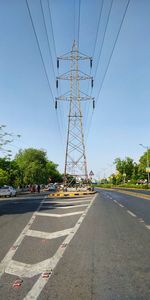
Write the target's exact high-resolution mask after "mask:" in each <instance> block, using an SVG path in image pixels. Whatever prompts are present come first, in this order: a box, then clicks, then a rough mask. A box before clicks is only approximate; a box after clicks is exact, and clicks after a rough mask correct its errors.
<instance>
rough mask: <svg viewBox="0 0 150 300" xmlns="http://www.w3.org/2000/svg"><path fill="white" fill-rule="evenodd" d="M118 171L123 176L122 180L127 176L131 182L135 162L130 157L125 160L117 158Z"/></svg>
mask: <svg viewBox="0 0 150 300" xmlns="http://www.w3.org/2000/svg"><path fill="white" fill-rule="evenodd" d="M114 163H115V165H116V170H117V171H118V172H119V173H120V174H121V176H122V179H123V177H124V174H126V180H131V178H132V175H133V171H134V162H133V159H132V158H130V157H126V158H125V159H124V160H121V159H120V158H116V159H115V161H114Z"/></svg>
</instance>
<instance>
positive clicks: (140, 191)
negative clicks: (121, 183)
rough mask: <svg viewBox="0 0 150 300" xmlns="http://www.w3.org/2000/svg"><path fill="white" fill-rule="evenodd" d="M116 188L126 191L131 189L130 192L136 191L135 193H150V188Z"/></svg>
mask: <svg viewBox="0 0 150 300" xmlns="http://www.w3.org/2000/svg"><path fill="white" fill-rule="evenodd" d="M114 189H115V190H122V191H123V190H124V191H129V192H134V193H139V194H145V195H150V190H142V189H141V190H140V189H139V190H138V189H130V188H116V187H115V188H114Z"/></svg>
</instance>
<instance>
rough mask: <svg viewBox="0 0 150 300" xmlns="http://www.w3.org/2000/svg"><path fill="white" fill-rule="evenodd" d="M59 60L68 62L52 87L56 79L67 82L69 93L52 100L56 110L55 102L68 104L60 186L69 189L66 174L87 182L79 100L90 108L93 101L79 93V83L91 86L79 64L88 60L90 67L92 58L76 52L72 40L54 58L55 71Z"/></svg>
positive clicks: (91, 78)
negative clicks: (62, 175) (62, 172)
mask: <svg viewBox="0 0 150 300" xmlns="http://www.w3.org/2000/svg"><path fill="white" fill-rule="evenodd" d="M60 60H64V61H66V60H68V61H70V70H69V71H68V72H66V73H64V74H62V75H60V76H58V77H56V88H58V82H59V80H69V81H70V90H69V92H66V93H65V94H64V95H61V96H59V97H57V98H56V101H55V108H56V109H57V103H58V100H59V101H63V100H65V101H69V102H70V103H69V115H68V132H67V144H66V154H65V168H64V185H65V186H69V185H71V182H69V179H68V178H69V176H68V175H70V176H71V178H75V179H76V180H78V181H81V180H82V181H83V182H84V183H88V171H87V160H86V153H85V143H84V132H83V120H82V119H83V115H82V111H81V101H88V100H92V101H93V108H94V106H95V101H94V98H93V97H91V96H88V95H87V94H85V93H83V92H82V91H81V90H80V81H81V80H91V86H92V87H93V77H92V76H89V75H88V74H85V73H84V72H82V71H80V70H79V61H80V60H90V67H92V58H91V57H89V56H87V55H85V54H83V53H81V52H79V51H78V47H77V45H76V43H75V41H74V43H73V46H72V49H71V51H70V52H69V53H66V54H64V55H62V56H60V57H58V58H57V68H59V62H60Z"/></svg>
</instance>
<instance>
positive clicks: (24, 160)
mask: <svg viewBox="0 0 150 300" xmlns="http://www.w3.org/2000/svg"><path fill="white" fill-rule="evenodd" d="M57 168H58V165H57V164H55V163H54V162H52V161H49V160H48V158H47V153H46V151H44V150H41V149H34V148H28V149H25V150H19V152H18V153H17V154H16V156H15V158H14V159H10V158H9V157H7V156H6V157H1V158H0V186H3V185H11V186H14V187H18V186H23V185H29V184H48V183H50V182H61V181H62V175H61V174H60V173H59V171H58V169H57Z"/></svg>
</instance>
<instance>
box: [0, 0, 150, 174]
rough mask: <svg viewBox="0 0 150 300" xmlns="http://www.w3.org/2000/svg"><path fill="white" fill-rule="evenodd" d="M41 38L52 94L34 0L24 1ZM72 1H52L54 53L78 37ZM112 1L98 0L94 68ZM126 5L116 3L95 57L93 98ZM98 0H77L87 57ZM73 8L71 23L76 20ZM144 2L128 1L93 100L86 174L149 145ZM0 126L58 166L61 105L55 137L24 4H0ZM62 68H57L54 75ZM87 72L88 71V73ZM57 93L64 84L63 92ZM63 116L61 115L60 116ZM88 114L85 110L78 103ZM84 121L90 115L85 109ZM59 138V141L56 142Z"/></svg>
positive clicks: (149, 59) (149, 17) (149, 20)
mask: <svg viewBox="0 0 150 300" xmlns="http://www.w3.org/2000/svg"><path fill="white" fill-rule="evenodd" d="M28 2H29V5H30V8H31V11H32V16H33V19H34V23H35V27H36V31H37V34H38V38H39V41H40V46H41V49H42V53H43V57H44V61H45V64H46V68H47V72H48V75H49V79H50V81H51V87H52V91H53V94H54V96H56V95H57V94H56V90H55V81H54V74H53V71H52V62H51V59H50V56H49V52H48V45H47V40H46V35H45V31H44V26H43V20H42V14H41V10H40V5H39V0H34V1H33V0H28ZM42 3H43V8H44V12H45V18H46V23H47V26H48V32H49V39H50V45H51V51H52V56H53V63H54V67H55V72H56V61H55V55H54V44H53V39H52V31H51V26H50V22H49V15H48V9H47V0H42ZM78 3H79V2H78V0H75V10H74V0H50V6H51V12H52V22H53V31H54V37H55V43H56V52H57V55H58V56H59V55H61V54H63V53H65V52H68V51H69V50H70V48H71V46H72V43H73V39H74V37H76V38H77V32H78V28H77V24H78V22H77V21H78ZM110 3H111V0H105V1H104V7H103V11H102V17H101V22H100V26H99V32H98V39H97V44H96V49H95V55H94V61H93V71H92V73H94V71H95V68H96V65H97V63H98V54H99V51H100V47H101V43H102V36H103V33H104V29H105V25H106V18H107V14H108V11H109V7H110ZM126 3H127V0H122V1H120V0H114V1H113V6H112V11H111V15H110V20H109V24H108V28H107V32H106V36H105V42H104V45H103V51H102V55H101V60H100V63H99V66H98V72H97V75H96V78H95V82H94V90H93V95H94V96H97V93H98V89H99V86H100V84H101V80H102V78H103V75H104V72H105V69H106V65H107V62H108V60H109V56H110V53H111V50H112V47H113V43H114V40H115V37H116V34H117V31H118V28H119V25H120V22H121V18H122V15H123V12H124V8H125V5H126ZM100 6H101V0H81V10H80V35H79V48H80V51H81V52H85V53H87V54H89V55H92V54H93V48H94V41H95V37H96V30H97V24H98V17H99V11H100ZM74 11H75V22H74ZM149 33H150V1H149V0H143V1H141V0H131V1H130V4H129V7H128V10H127V14H126V17H125V20H124V23H123V26H122V29H121V32H120V35H119V38H118V41H117V44H116V47H115V50H114V53H113V56H112V59H111V63H110V66H109V69H108V72H107V76H106V78H105V81H104V85H103V88H102V90H101V93H100V96H99V98H98V101H97V105H96V109H95V112H94V115H93V121H92V125H91V128H90V132H89V136H88V141H87V143H86V145H87V147H86V148H87V158H88V169H89V171H90V170H91V169H92V170H93V172H94V174H95V175H96V176H103V174H104V172H105V173H106V175H108V174H110V173H111V171H112V169H113V168H112V167H111V165H112V163H113V160H114V159H115V158H116V157H121V158H124V157H125V156H131V157H132V158H134V159H135V160H136V161H138V158H139V157H140V155H142V153H143V149H142V148H141V147H140V146H139V143H143V144H145V145H148V146H150V141H149V132H150V122H149V119H150V117H149V115H150V104H149V103H150V34H149ZM0 37H1V43H0V99H1V100H0V103H1V105H0V108H1V109H0V120H1V121H0V123H1V124H6V125H7V130H8V131H11V132H13V133H16V134H18V133H19V134H21V139H19V140H18V141H17V140H16V141H15V142H14V145H13V146H12V150H13V154H15V153H16V152H17V151H18V149H19V148H27V147H36V148H43V149H45V150H46V151H47V153H48V158H49V159H51V160H53V161H54V162H56V163H58V164H59V169H60V171H63V165H64V145H65V141H66V133H65V130H66V121H67V109H68V107H66V104H65V103H64V104H61V105H60V106H61V107H59V110H58V118H59V120H60V127H61V129H62V130H61V131H62V133H61V135H62V138H61V136H60V132H59V131H60V130H59V127H58V121H57V116H56V112H55V110H54V105H53V101H52V98H51V95H50V91H49V88H48V84H47V81H46V77H45V74H44V71H43V66H42V63H41V58H40V55H39V51H38V47H37V44H36V40H35V36H34V34H33V29H32V26H31V22H30V19H29V15H28V11H27V7H26V4H25V0H13V1H12V0H1V1H0ZM65 68H66V69H67V66H62V65H61V66H60V72H63V71H64V70H65ZM86 71H88V72H89V69H88V68H86ZM61 88H62V91H63V90H64V89H65V87H63V86H62V87H61ZM60 111H61V117H60ZM83 111H84V114H85V113H86V108H85V105H84V106H83ZM89 112H90V114H89V120H90V115H91V113H92V108H91V106H90V110H89ZM62 140H63V141H62Z"/></svg>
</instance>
